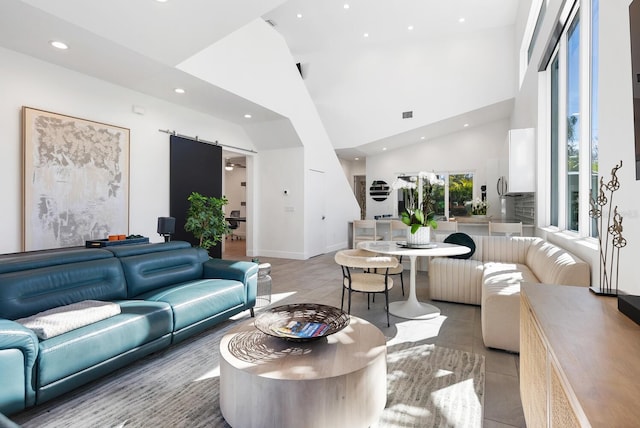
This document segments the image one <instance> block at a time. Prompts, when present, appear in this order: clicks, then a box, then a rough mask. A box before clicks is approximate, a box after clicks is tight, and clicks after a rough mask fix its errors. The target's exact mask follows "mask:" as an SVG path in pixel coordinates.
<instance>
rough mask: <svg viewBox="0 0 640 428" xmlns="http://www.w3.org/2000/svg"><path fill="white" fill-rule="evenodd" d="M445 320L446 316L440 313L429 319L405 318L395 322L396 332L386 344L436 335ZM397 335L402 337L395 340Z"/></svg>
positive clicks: (418, 339)
mask: <svg viewBox="0 0 640 428" xmlns="http://www.w3.org/2000/svg"><path fill="white" fill-rule="evenodd" d="M446 320H447V317H446V316H444V315H440V316H439V317H437V318H433V319H430V320H405V319H403V320H402V321H399V322H396V323H395V327H396V330H397V331H396V334H395V336H394V337H393V338H392V339H390V340H389V341H388V342H387V345H389V346H390V345H393V344H395V343H399V342H411V341H414V342H417V341H420V340H425V339H430V338H435V337H438V334H439V333H440V329H441V328H442V325H443V324H444V322H445V321H446ZM397 337H402V340H398V341H397V342H396V338H397Z"/></svg>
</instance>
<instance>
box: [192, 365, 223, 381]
mask: <svg viewBox="0 0 640 428" xmlns="http://www.w3.org/2000/svg"><path fill="white" fill-rule="evenodd" d="M214 377H220V366H216V367H215V368H214V369H213V370H209V371H208V372H206V373H205V374H203V375H202V376H200V377H199V378H197V379H194V382H199V381H201V380H207V379H211V378H214Z"/></svg>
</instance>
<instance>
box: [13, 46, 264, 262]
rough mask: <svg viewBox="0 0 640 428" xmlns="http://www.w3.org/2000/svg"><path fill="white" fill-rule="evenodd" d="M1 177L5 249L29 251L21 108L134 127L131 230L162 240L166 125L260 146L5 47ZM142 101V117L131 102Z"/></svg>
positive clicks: (209, 121) (222, 126) (195, 116)
mask: <svg viewBox="0 0 640 428" xmlns="http://www.w3.org/2000/svg"><path fill="white" fill-rule="evenodd" d="M0 64H2V66H1V67H0V94H2V95H1V97H0V129H2V140H1V143H0V144H1V146H2V156H1V157H0V182H1V183H2V194H3V199H4V207H3V209H2V216H1V219H2V221H0V235H1V236H2V239H1V240H0V253H9V252H17V251H21V250H22V238H21V236H22V208H21V207H22V200H21V198H22V196H21V195H22V179H23V177H22V160H21V148H22V140H21V127H20V109H21V107H22V106H29V107H34V108H39V109H43V110H48V111H53V112H56V113H62V114H67V115H71V116H76V117H80V118H84V119H89V120H94V121H99V122H104V123H109V124H114V125H118V126H122V127H126V128H129V129H130V130H131V150H130V155H131V156H130V157H131V164H130V213H129V231H128V233H135V234H141V235H144V236H148V237H149V238H150V239H151V240H152V241H155V242H159V241H161V240H162V239H161V238H160V237H159V236H158V234H157V233H156V224H157V218H158V217H160V216H167V215H169V189H168V188H169V136H168V135H167V134H165V133H161V132H158V130H159V129H175V130H177V131H178V132H180V133H181V134H184V135H198V136H200V137H201V138H203V139H206V140H210V141H213V140H219V141H220V143H222V144H225V143H226V144H231V145H234V146H237V147H243V148H247V149H253V144H252V142H251V141H250V140H249V138H248V137H247V135H246V133H245V132H244V131H243V129H242V128H241V127H239V126H237V125H235V124H232V123H229V122H226V121H223V120H220V119H217V118H215V117H211V116H207V115H204V114H201V113H197V112H195V111H191V110H188V109H185V108H182V107H179V106H177V105H174V104H171V103H167V102H165V101H161V100H158V99H156V98H152V97H149V96H146V95H143V94H140V93H137V92H133V91H130V90H128V89H125V88H122V87H119V86H116V85H113V84H110V83H106V82H104V81H101V80H98V79H94V78H91V77H88V76H86V75H83V74H80V73H76V72H73V71H70V70H68V69H65V68H61V67H58V66H55V65H52V64H49V63H46V62H43V61H39V60H36V59H33V58H31V57H28V56H25V55H22V54H18V53H15V52H13V51H9V50H6V49H2V48H0ZM133 105H137V106H142V107H144V108H145V110H146V113H145V114H144V115H143V116H140V115H137V114H134V113H133V112H132V106H133Z"/></svg>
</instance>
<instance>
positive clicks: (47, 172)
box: [22, 107, 130, 251]
mask: <svg viewBox="0 0 640 428" xmlns="http://www.w3.org/2000/svg"><path fill="white" fill-rule="evenodd" d="M22 126H23V132H22V138H23V150H24V152H23V155H24V181H23V184H24V189H23V195H24V200H23V202H24V222H23V232H24V233H23V237H24V245H23V246H24V251H33V250H42V249H48V248H62V247H73V246H84V245H85V242H86V241H88V240H94V239H104V238H106V237H107V236H108V235H117V234H128V230H129V134H130V131H129V129H127V128H122V127H119V126H113V125H107V124H105V123H99V122H93V121H90V120H86V119H80V118H77V117H71V116H65V115H62V114H58V113H52V112H48V111H43V110H37V109H34V108H30V107H23V108H22Z"/></svg>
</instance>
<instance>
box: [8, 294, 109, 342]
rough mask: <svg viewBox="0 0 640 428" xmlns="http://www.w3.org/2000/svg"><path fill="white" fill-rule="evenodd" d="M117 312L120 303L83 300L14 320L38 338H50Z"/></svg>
mask: <svg viewBox="0 0 640 428" xmlns="http://www.w3.org/2000/svg"><path fill="white" fill-rule="evenodd" d="M119 313H120V305H118V304H117V303H112V302H101V301H99V300H84V301H82V302H77V303H72V304H71V305H66V306H59V307H57V308H53V309H49V310H47V311H44V312H39V313H37V314H35V315H31V316H30V317H27V318H20V319H18V320H16V322H17V323H20V324H22V325H23V326H25V327H27V328H28V329H31V330H33V332H34V333H35V334H36V336H38V337H39V338H40V339H50V338H52V337H54V336H58V335H60V334H62V333H66V332H68V331H71V330H75V329H77V328H80V327H84V326H85V325H89V324H93V323H94V322H97V321H100V320H103V319H107V318H109V317H112V316H114V315H118V314H119Z"/></svg>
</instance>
